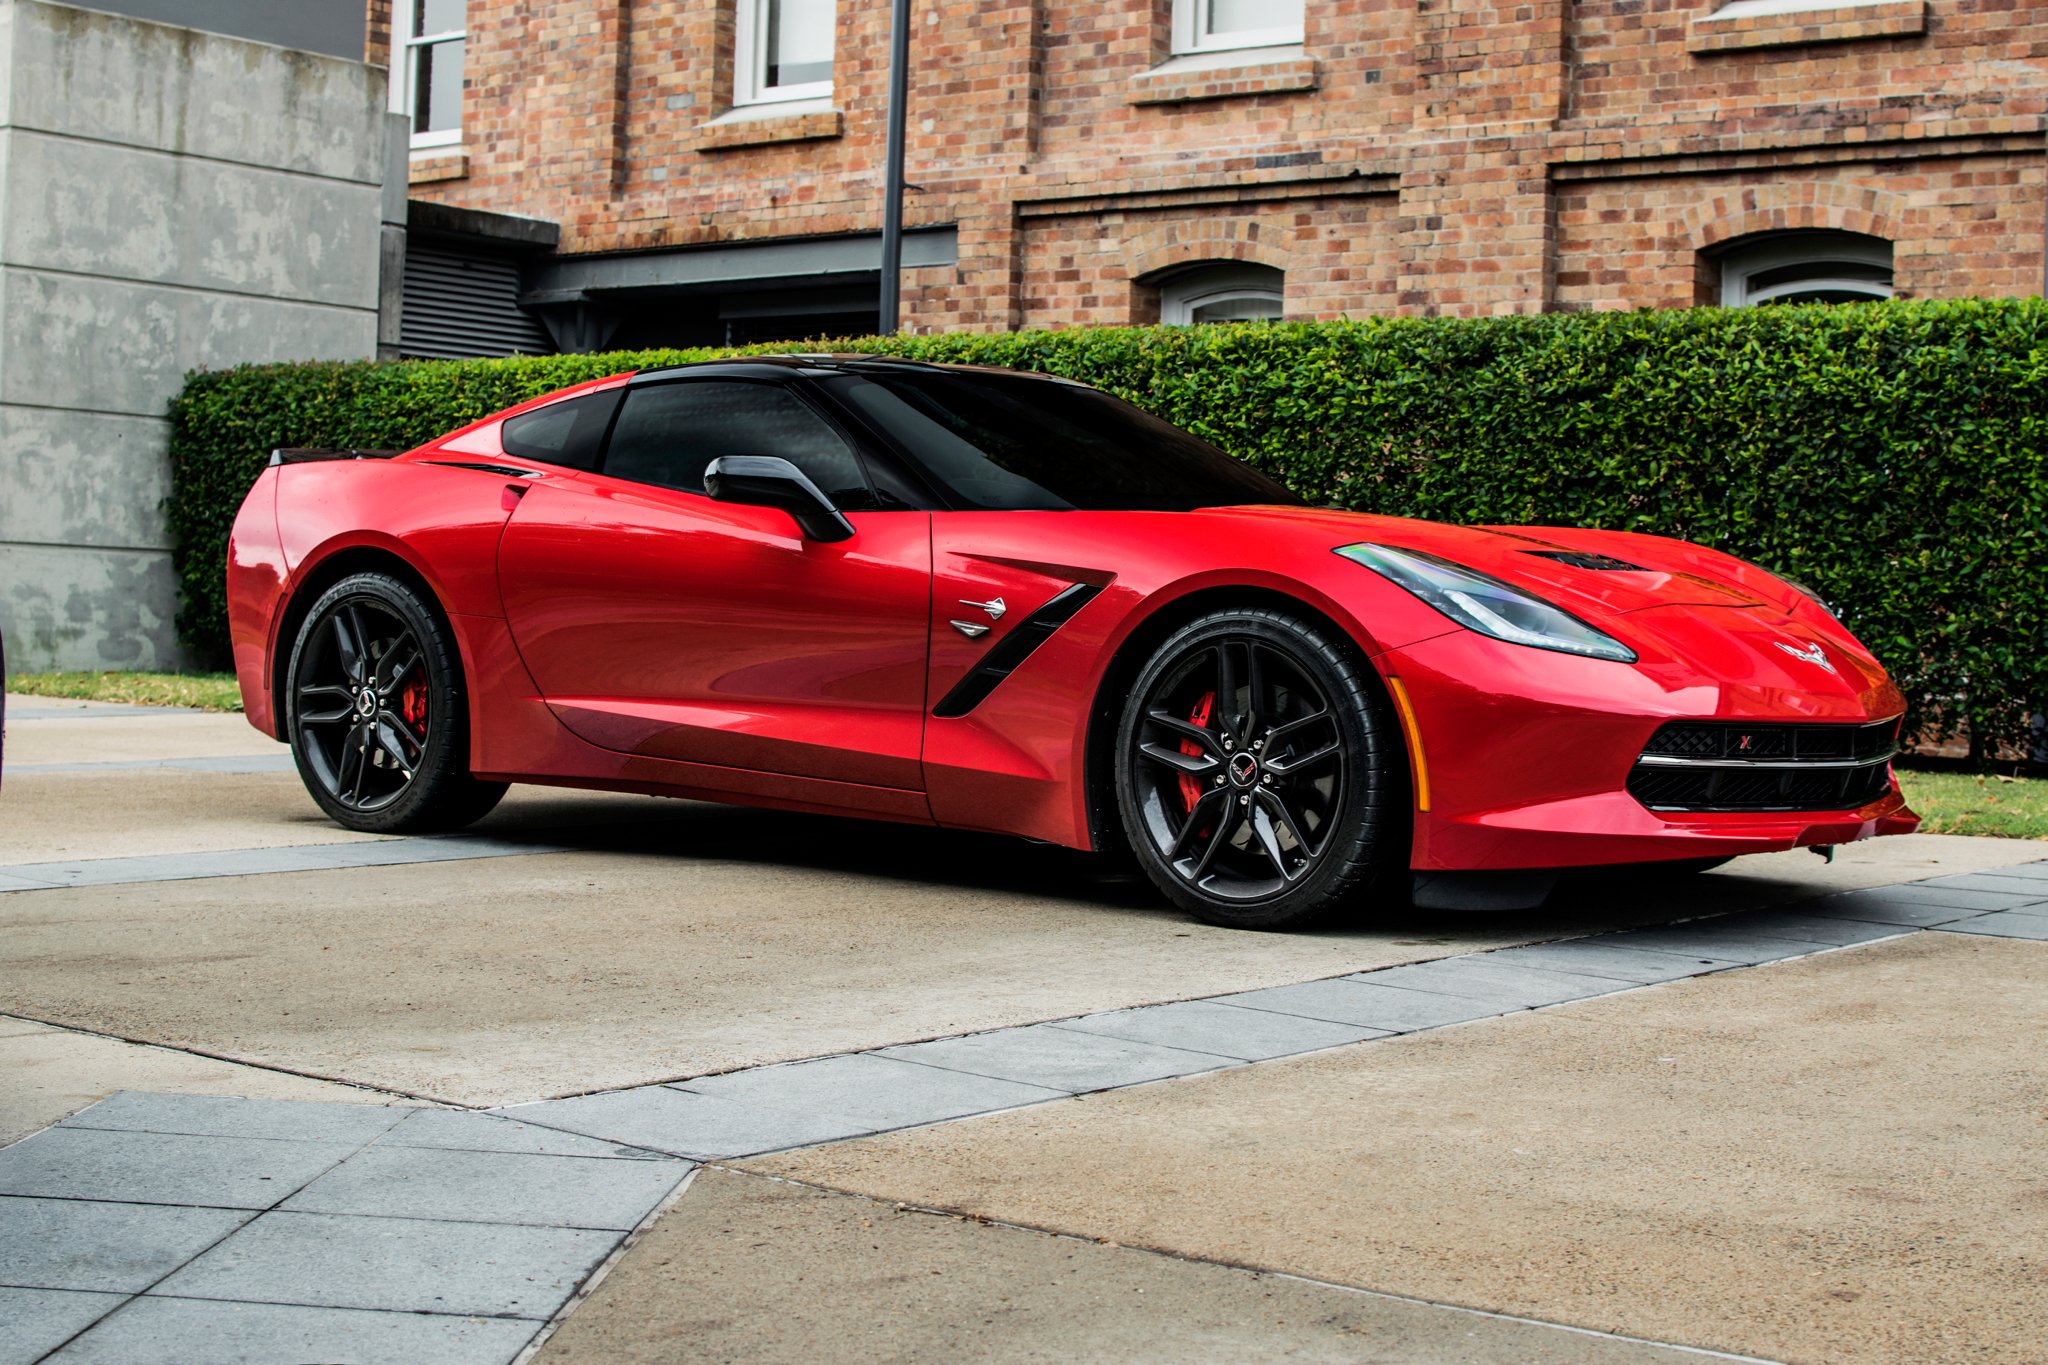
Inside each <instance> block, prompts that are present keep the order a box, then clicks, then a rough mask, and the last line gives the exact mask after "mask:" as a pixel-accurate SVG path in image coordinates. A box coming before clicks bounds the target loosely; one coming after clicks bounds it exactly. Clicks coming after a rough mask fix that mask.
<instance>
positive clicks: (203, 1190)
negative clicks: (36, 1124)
mask: <svg viewBox="0 0 2048 1365" xmlns="http://www.w3.org/2000/svg"><path fill="white" fill-rule="evenodd" d="M354 1150H355V1146H354V1145H353V1144H346V1143H336V1142H277V1141H273V1140H271V1139H267V1138H232V1137H191V1136H187V1135H185V1134H181V1133H180V1134H174V1133H123V1132H114V1131H110V1130H107V1129H103V1128H47V1129H45V1130H43V1131H42V1132H40V1133H37V1134H35V1135H34V1136H32V1137H27V1138H23V1139H22V1140H21V1141H20V1142H17V1143H15V1144H14V1145H13V1146H12V1147H8V1148H6V1149H4V1150H0V1194H23V1195H39V1196H43V1197H46V1198H52V1199H101V1200H115V1201H122V1202H129V1203H141V1204H193V1205H204V1206H207V1207H212V1208H227V1209H267V1208H269V1207H270V1206H271V1205H273V1204H275V1203H277V1202H278V1201H280V1200H282V1199H284V1198H285V1197H287V1196H288V1195H290V1194H291V1193H292V1192H293V1191H295V1190H297V1189H298V1188H299V1187H300V1186H301V1185H304V1184H305V1183H306V1182H307V1181H309V1180H311V1179H312V1178H313V1177H314V1176H316V1175H319V1174H320V1173H321V1172H322V1171H324V1170H326V1169H327V1168H328V1167H330V1166H332V1165H334V1164H335V1163H336V1162H338V1161H340V1160H341V1159H342V1158H343V1157H345V1156H347V1155H348V1154H349V1153H350V1152H353V1151H354Z"/></svg>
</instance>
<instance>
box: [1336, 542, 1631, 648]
mask: <svg viewBox="0 0 2048 1365" xmlns="http://www.w3.org/2000/svg"><path fill="white" fill-rule="evenodd" d="M1337 553H1338V554H1340V555H1342V556H1344V558H1346V559H1349V560H1352V561H1354V562H1355V563H1359V564H1363V565H1365V567H1366V568H1368V569H1371V570H1372V571H1373V572H1374V573H1377V574H1379V575H1380V576H1381V577H1383V578H1388V579H1392V580H1393V581H1394V582H1396V583H1398V584H1400V585H1401V586H1402V587H1404V588H1406V589H1407V590H1408V591H1410V592H1412V593H1414V594H1415V595H1416V596H1417V597H1419V598H1421V599H1422V600H1423V601H1425V602H1427V603H1429V605H1431V606H1432V607H1435V608H1436V609H1437V610H1438V611H1440V612H1442V613H1443V614H1444V615H1446V616H1448V617H1450V618H1451V619H1452V620H1453V621H1456V622H1457V623H1458V624H1459V625H1461V626H1463V627H1465V628H1466V629H1467V630H1476V631H1478V632H1479V633H1480V634H1481V635H1490V636H1492V637H1493V638H1494V639H1496V640H1505V641H1507V642H1508V643H1509V644H1514V645H1530V646H1533V647H1534V648H1536V649H1554V650H1557V651H1558V652H1559V653H1562V654H1583V655H1585V656H1586V657H1588V658H1592V659H1612V660H1614V661H1615V662H1616V663H1624V664H1632V663H1634V662H1635V661H1636V652H1635V651H1634V650H1632V649H1630V648H1629V647H1628V646H1627V645H1625V644H1623V643H1622V642H1621V641H1619V640H1617V639H1615V638H1614V637H1613V636H1611V635H1606V634H1603V633H1601V632H1600V631H1597V630H1595V629H1593V627H1591V626H1589V625H1587V624H1586V623H1585V622H1584V621H1581V620H1580V619H1579V618H1578V617H1576V616H1573V615H1572V614H1571V613H1570V612H1568V611H1564V610H1562V609H1561V608H1558V607H1553V606H1551V605H1550V603H1548V602H1546V601H1544V600H1543V599H1542V598H1540V597H1536V596H1534V595H1532V594H1530V593H1526V592H1524V591H1522V590H1521V589H1520V588H1517V587H1514V586H1513V585H1511V584H1507V583H1503V582H1501V581H1500V580H1499V579H1498V578H1489V577H1487V576H1486V575H1485V574H1483V573H1478V572H1475V571H1474V570H1471V569H1468V568H1466V567H1464V566H1463V565H1462V564H1453V563H1452V562H1451V561H1450V560H1448V559H1439V558H1438V557H1437V556H1435V555H1432V554H1424V553H1423V552H1422V551H1420V550H1397V549H1395V548H1394V547H1393V546H1391V545H1372V544H1362V545H1343V546H1339V547H1338V549H1337Z"/></svg>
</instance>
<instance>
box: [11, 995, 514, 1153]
mask: <svg viewBox="0 0 2048 1365" xmlns="http://www.w3.org/2000/svg"><path fill="white" fill-rule="evenodd" d="M0 1019H19V1020H20V1021H21V1022H23V1023H25V1024H40V1025H42V1026H43V1027H44V1028H53V1029H61V1030H62V1031H63V1032H65V1033H77V1034H83V1035H84V1036H85V1037H88V1038H104V1039H106V1040H107V1041H108V1042H110V1043H126V1044H128V1045H129V1046H130V1047H146V1048H154V1049H155V1050H156V1051H158V1052H175V1053H177V1054H179V1055H180V1056H185V1057H203V1058H205V1059H206V1060H207V1061H209V1062H227V1063H228V1064H230V1065H232V1066H246V1067H248V1068H250V1069H251V1070H254V1071H269V1072H272V1073H275V1074H276V1075H280V1076H297V1077H300V1078H301V1079H303V1080H308V1081H324V1082H326V1083H327V1084H329V1085H339V1086H346V1087H347V1088H349V1089H351V1090H361V1091H364V1092H366V1093H368V1094H372V1095H389V1096H392V1097H393V1098H396V1099H402V1100H416V1101H418V1102H419V1105H420V1107H422V1108H431V1109H443V1110H448V1111H451V1112H455V1113H467V1114H482V1113H488V1112H489V1109H488V1107H487V1106H484V1105H474V1104H461V1103H458V1102H456V1101H454V1100H444V1099H440V1098H438V1097H436V1096H433V1095H424V1094H419V1093H417V1092H415V1091H411V1090H393V1089H391V1088H390V1087H388V1086H381V1085H372V1084H371V1083H370V1082H368V1081H352V1080H349V1079H347V1078H345V1077H341V1076H324V1075H322V1074H321V1073H319V1072H318V1071H301V1070H299V1069H297V1068H296V1067H289V1066H283V1065H281V1064H279V1063H276V1062H254V1061H250V1060H249V1059H248V1058H247V1057H236V1056H233V1055H231V1054H229V1053H226V1052H209V1051H207V1050H206V1049H205V1048H201V1047H181V1046H179V1045H178V1044H176V1043H159V1042H152V1041H151V1040H149V1039H147V1038H130V1037H129V1036H127V1035H126V1034H123V1033H109V1032H108V1031H106V1030H105V1029H96V1028H86V1027H84V1026H83V1025H81V1024H67V1023H64V1022H63V1021H62V1020H58V1019H40V1018H37V1017H36V1016H35V1015H33V1014H21V1013H18V1012H16V1011H12V1010H8V1011H0ZM86 1108H87V1109H90V1108H91V1106H90V1105H88V1106H86ZM84 1112H85V1110H79V1111H78V1113H84ZM75 1117H76V1115H75V1114H67V1115H65V1117H63V1118H61V1119H59V1120H57V1123H68V1122H70V1121H71V1119H72V1118H75ZM56 1126H57V1125H56V1124H55V1123H52V1124H46V1125H45V1126H44V1127H42V1128H39V1129H37V1130H36V1131H37V1132H47V1131H48V1130H49V1129H51V1128H54V1127H56ZM32 1136H34V1134H29V1133H24V1134H23V1135H22V1138H18V1139H16V1141H21V1140H23V1139H26V1138H28V1137H32ZM11 1145H13V1144H11V1143H9V1144H5V1145H0V1151H5V1150H6V1148H7V1147H8V1146H11Z"/></svg>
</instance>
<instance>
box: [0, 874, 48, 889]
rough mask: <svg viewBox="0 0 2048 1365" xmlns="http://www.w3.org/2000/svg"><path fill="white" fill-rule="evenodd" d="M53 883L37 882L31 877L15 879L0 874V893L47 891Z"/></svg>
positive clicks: (14, 877) (8, 875)
mask: <svg viewBox="0 0 2048 1365" xmlns="http://www.w3.org/2000/svg"><path fill="white" fill-rule="evenodd" d="M56 885H57V883H55V882H46V881H37V880H36V879H35V878H33V877H16V876H12V875H10V874H8V873H5V872H0V891H48V890H49V889H50V888H52V887H54V886H56Z"/></svg>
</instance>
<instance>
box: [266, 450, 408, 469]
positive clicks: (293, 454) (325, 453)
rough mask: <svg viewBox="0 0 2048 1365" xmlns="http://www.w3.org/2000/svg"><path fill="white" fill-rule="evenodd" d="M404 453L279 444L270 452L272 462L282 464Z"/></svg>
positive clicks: (387, 457) (311, 462)
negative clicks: (326, 448) (324, 448)
mask: <svg viewBox="0 0 2048 1365" xmlns="http://www.w3.org/2000/svg"><path fill="white" fill-rule="evenodd" d="M403 453H404V452H403V451H398V450H358V449H354V448H350V449H347V450H321V449H317V448H315V447H312V446H279V447H278V448H277V449H275V450H273V451H271V452H270V463H271V464H273V465H281V464H318V463H319V462H320V461H322V460H388V459H390V458H391V457H392V456H394V455H401V454H403Z"/></svg>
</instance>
